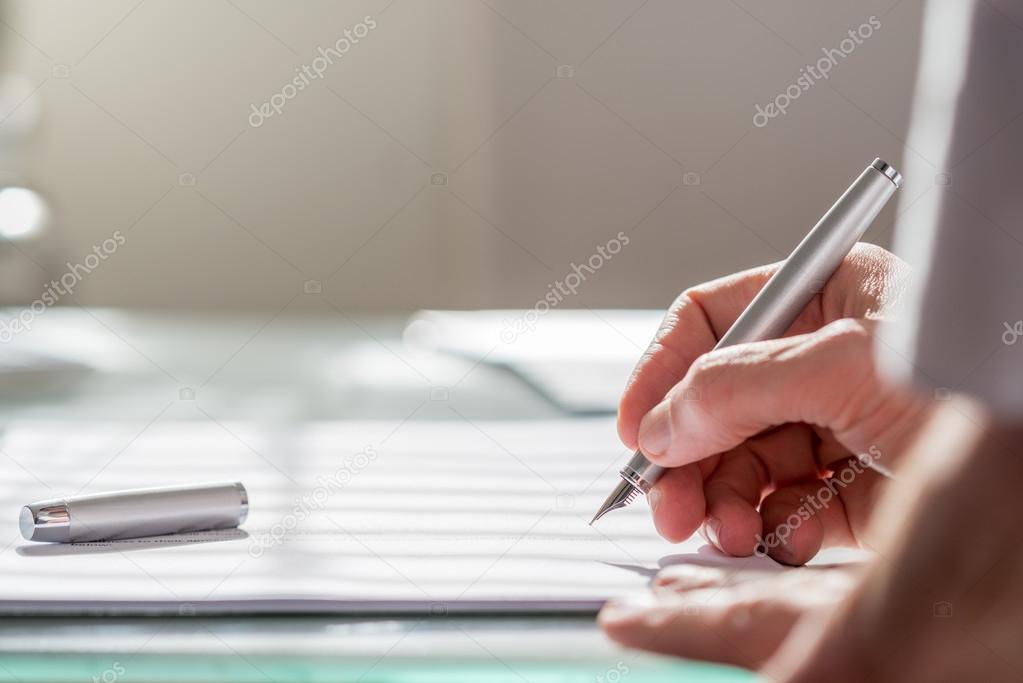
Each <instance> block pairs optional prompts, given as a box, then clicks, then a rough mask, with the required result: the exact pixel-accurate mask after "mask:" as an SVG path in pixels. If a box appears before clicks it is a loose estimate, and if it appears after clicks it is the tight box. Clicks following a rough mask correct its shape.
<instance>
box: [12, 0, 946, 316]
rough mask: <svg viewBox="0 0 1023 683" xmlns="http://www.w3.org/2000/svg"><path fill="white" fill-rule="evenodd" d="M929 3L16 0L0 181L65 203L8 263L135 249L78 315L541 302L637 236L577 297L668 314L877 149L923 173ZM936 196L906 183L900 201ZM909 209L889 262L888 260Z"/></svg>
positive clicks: (886, 226)
mask: <svg viewBox="0 0 1023 683" xmlns="http://www.w3.org/2000/svg"><path fill="white" fill-rule="evenodd" d="M920 12H921V1H920V0H883V1H881V0H864V1H863V2H859V3H835V2H826V3H821V2H814V1H811V0H805V1H795V0H792V1H787V2H774V3H767V4H765V3H760V2H756V1H755V0H736V1H734V2H733V1H721V2H696V1H695V0H684V1H680V0H648V1H646V2H644V1H643V0H551V1H548V2H543V1H540V0H393V1H388V0H381V1H374V0H365V1H358V2H355V1H353V2H334V3H328V2H303V3H283V2H269V1H262V0H261V1H244V0H235V1H222V0H207V1H202V2H200V1H189V2H181V1H175V2H171V1H170V0H143V1H142V2H139V0H129V1H126V2H121V1H115V0H108V1H105V2H102V3H80V2H72V1H70V0H66V1H61V0H50V1H43V2H40V1H38V0H31V1H30V0H16V1H6V2H0V20H2V22H3V23H2V24H0V46H2V65H3V67H4V69H3V71H4V73H6V74H17V75H19V76H20V77H21V78H22V81H21V88H22V90H21V91H20V92H28V93H29V96H28V98H27V99H26V98H23V97H20V96H19V97H18V98H10V97H8V98H6V99H4V100H3V101H2V108H0V139H2V137H3V133H4V132H5V128H10V126H11V125H12V124H13V122H14V121H16V120H17V119H18V117H19V112H20V113H21V114H24V113H25V112H26V111H28V110H30V109H31V108H32V107H33V106H36V105H38V106H39V109H40V111H41V115H40V119H39V121H38V125H37V126H36V128H35V131H34V133H33V137H32V141H31V146H30V147H29V148H28V151H27V152H26V154H25V155H24V159H23V163H22V162H20V161H11V160H10V159H7V160H6V161H3V163H4V164H6V166H5V168H4V174H5V177H7V178H8V181H7V182H10V180H9V178H10V177H12V176H18V177H20V179H19V182H22V183H24V184H27V185H29V186H31V187H33V188H36V189H38V190H39V191H40V192H41V193H42V194H43V195H44V196H45V197H46V198H47V200H48V201H49V202H50V204H51V207H52V212H53V222H52V226H51V230H50V233H49V234H48V236H47V237H46V238H45V239H44V240H38V241H32V242H30V243H26V244H24V245H21V246H20V247H19V248H18V249H17V250H16V253H8V254H6V255H5V263H7V264H8V265H9V266H10V268H16V269H20V270H19V272H21V271H24V272H26V273H31V274H33V276H34V277H37V278H39V279H40V281H43V280H45V279H49V277H58V276H59V275H60V274H61V273H62V272H64V271H65V270H66V265H65V262H66V261H72V262H80V261H81V260H82V258H83V257H84V256H85V255H86V254H89V253H91V251H92V248H93V245H98V244H100V243H101V242H102V241H103V240H105V239H107V238H109V237H110V236H111V235H112V234H113V233H114V232H115V231H120V232H121V233H122V234H123V235H124V237H125V243H124V244H123V246H120V247H119V248H118V249H117V251H116V253H115V254H113V255H111V256H110V258H108V259H107V260H105V261H104V262H103V263H102V265H101V266H100V267H98V268H96V269H95V270H94V271H93V272H92V273H90V274H89V275H88V276H87V277H85V278H84V279H83V281H82V282H81V284H80V286H79V287H77V288H76V290H75V294H74V296H73V298H71V299H70V301H74V302H77V303H80V304H82V305H104V306H106V305H113V306H130V307H151V308H211V309H273V310H277V309H281V308H282V307H286V306H292V305H295V306H300V305H301V302H302V300H303V299H305V298H308V297H319V298H322V299H325V300H326V301H328V302H329V303H330V304H331V305H332V306H335V307H339V308H343V309H346V310H412V309H416V308H422V307H443V308H476V307H528V306H532V305H533V304H534V302H536V301H537V300H538V299H540V298H542V297H543V296H544V295H545V294H546V293H547V291H548V285H549V284H550V283H553V282H554V281H555V280H558V279H563V278H564V276H565V275H566V274H568V273H569V272H571V271H572V264H573V263H575V264H579V263H583V262H584V261H586V260H587V259H588V258H589V257H590V256H591V255H593V254H595V253H597V247H599V246H604V245H606V244H607V243H608V241H609V240H611V239H613V238H615V236H616V234H617V233H619V231H622V232H624V233H625V234H626V235H628V236H629V244H628V246H626V247H625V248H624V249H622V251H621V252H620V253H619V254H617V255H615V256H614V257H613V258H612V259H610V260H607V261H606V262H605V263H604V264H603V265H602V267H601V268H600V269H599V271H597V272H596V273H594V274H593V275H591V276H589V277H587V279H586V281H585V282H584V283H583V284H582V286H581V287H580V288H579V293H578V295H577V296H574V297H571V298H570V300H569V301H566V302H565V304H563V305H564V306H566V307H581V306H590V307H598V306H599V307H617V306H638V307H661V306H664V305H666V304H667V303H668V302H669V301H670V300H671V298H672V297H673V296H674V295H675V294H676V293H677V292H678V291H680V290H681V289H683V288H684V287H685V286H687V285H691V284H695V283H697V282H700V281H702V280H706V279H708V278H712V277H715V276H719V275H722V274H725V273H728V272H731V271H734V270H737V269H740V268H744V267H748V266H752V265H756V264H760V263H764V262H769V261H773V260H777V259H779V258H781V257H783V256H784V255H785V254H786V253H787V252H788V250H789V249H791V247H792V246H794V244H795V243H796V242H797V241H798V239H799V238H800V237H801V236H802V235H803V234H804V233H805V231H806V230H807V229H808V228H809V227H810V225H812V224H813V223H814V222H815V221H816V219H817V218H818V217H819V216H820V214H821V213H822V212H823V210H825V209H826V208H827V207H828V206H829V205H830V204H831V202H832V201H834V199H835V198H836V197H837V195H838V193H839V192H840V191H841V190H842V189H844V188H845V186H846V185H847V184H848V183H849V182H850V181H851V180H852V178H853V177H854V176H855V175H856V174H857V173H858V172H859V171H860V170H862V168H863V167H864V166H865V165H866V164H868V163H869V162H870V161H871V160H872V159H873V158H874V157H875V156H881V157H883V158H885V159H887V160H889V161H891V162H892V163H894V164H897V165H898V164H901V163H902V162H903V161H904V155H905V154H906V153H910V154H911V153H912V151H911V150H908V151H907V150H904V142H903V139H904V138H905V131H906V128H907V123H908V119H909V113H910V102H911V99H912V93H913V84H914V72H915V68H916V60H917V50H918V33H919V24H920ZM872 16H873V17H876V20H877V21H878V22H879V23H880V28H879V29H877V30H876V31H874V33H873V35H871V36H870V38H869V39H866V40H865V41H863V44H862V45H859V46H858V47H856V48H855V50H854V51H853V52H852V53H850V54H849V55H848V56H847V57H845V58H843V59H841V60H840V61H839V62H838V63H837V64H836V65H835V66H834V68H833V69H832V71H831V73H830V77H829V78H828V79H827V80H820V81H819V82H816V83H815V84H814V85H813V86H812V87H811V88H809V89H808V90H807V91H805V92H803V93H801V95H800V96H799V98H798V99H796V100H794V101H793V102H792V103H791V106H790V108H789V110H788V112H787V113H786V114H785V115H783V116H779V117H777V118H775V119H772V120H770V121H769V122H768V124H767V125H766V126H763V127H757V126H755V125H753V114H754V113H755V106H756V105H758V104H759V105H766V104H767V103H768V102H769V101H771V100H773V99H774V98H775V97H776V96H777V95H778V94H779V93H781V92H783V91H784V90H785V88H786V87H787V86H789V85H790V84H793V83H795V82H796V80H797V79H798V78H799V77H800V75H801V69H802V68H804V67H805V66H806V65H807V64H812V63H814V62H816V61H817V60H818V59H819V58H820V57H821V56H822V50H823V49H831V48H838V47H839V46H840V44H841V42H842V40H843V39H845V38H847V37H848V31H849V30H856V29H857V28H858V27H859V26H861V25H862V24H864V23H866V22H868V20H869V18H870V17H872ZM370 20H371V21H370ZM360 23H363V24H367V25H368V24H369V23H373V24H375V28H372V29H371V30H369V31H368V33H367V34H366V35H365V37H363V38H361V39H359V40H358V43H355V44H352V45H351V49H350V50H349V51H348V52H347V53H346V54H344V55H343V57H342V58H340V59H337V60H335V63H334V64H332V65H329V67H328V68H327V69H326V70H325V71H324V72H323V78H316V79H310V80H309V85H308V87H305V88H304V89H303V90H301V91H298V92H296V93H295V95H294V97H292V98H291V99H288V100H287V101H286V104H285V106H283V108H282V109H281V111H280V113H279V114H274V115H273V116H271V117H269V118H265V120H262V121H261V122H260V125H259V126H258V127H256V126H253V125H251V121H252V120H253V119H252V113H253V108H252V107H253V105H255V106H256V107H257V108H258V107H259V105H260V104H262V103H264V102H267V101H269V100H270V98H271V97H272V96H273V95H274V94H275V93H281V92H282V89H283V88H284V86H285V85H286V84H287V83H289V81H291V79H292V78H294V77H296V76H297V75H298V74H299V73H300V71H298V70H300V69H301V68H302V67H303V66H304V65H305V66H309V65H312V64H313V62H314V59H316V58H317V57H318V56H319V54H320V53H319V52H318V50H319V49H320V48H323V49H326V48H330V47H333V46H334V45H335V43H336V42H337V41H338V39H339V38H342V37H343V36H344V32H345V30H346V29H348V30H351V29H352V28H353V27H355V26H356V25H357V24H360ZM25 84H27V85H28V88H27V91H26V90H25ZM257 119H258V117H257ZM934 170H935V173H936V174H938V173H940V170H941V169H934ZM935 177H936V176H934V175H928V177H926V178H916V177H910V178H907V182H906V185H905V187H904V189H903V190H902V195H903V198H902V199H903V206H906V205H908V204H910V203H911V200H912V198H913V197H915V196H919V195H920V194H922V193H923V192H924V191H926V188H927V187H928V186H929V185H932V184H933V183H934V182H935ZM894 212H895V207H894V206H890V207H889V208H888V209H887V210H886V212H885V213H884V214H883V216H882V217H881V219H880V220H879V221H878V223H877V224H876V225H875V227H874V228H873V229H872V230H871V232H870V233H869V234H868V238H869V239H870V241H874V242H878V243H881V244H887V243H888V241H889V237H890V235H891V227H892V222H893V218H894V215H895V214H894ZM8 251H10V250H8ZM44 270H45V271H46V272H45V273H44V272H43V271H44ZM12 272H13V271H12ZM44 274H45V275H47V277H45V278H43V277H41V276H42V275H44ZM33 286H36V285H33ZM27 291H28V293H29V295H30V296H28V297H27V298H28V299H31V298H34V296H38V294H37V293H36V294H32V289H31V287H30V288H29V289H28V290H27ZM9 294H10V293H9V292H8V295H9ZM70 301H64V302H63V303H69V302H70Z"/></svg>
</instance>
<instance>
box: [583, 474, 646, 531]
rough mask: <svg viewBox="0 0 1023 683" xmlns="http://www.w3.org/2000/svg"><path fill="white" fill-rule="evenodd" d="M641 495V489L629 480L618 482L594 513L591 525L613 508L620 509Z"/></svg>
mask: <svg viewBox="0 0 1023 683" xmlns="http://www.w3.org/2000/svg"><path fill="white" fill-rule="evenodd" d="M638 495H639V489H637V488H636V487H634V486H633V485H632V484H630V483H629V482H627V481H624V480H623V481H622V482H621V483H619V484H618V486H617V487H616V488H615V490H614V491H612V492H611V495H610V496H608V497H607V500H605V501H604V503H603V504H602V505H601V506H600V509H599V510H597V514H595V515H593V519H591V520H590V526H593V523H594V522H596V521H597V520H598V519H600V518H601V517H603V516H604V515H606V514H607V513H609V512H611V511H612V510H619V509H621V508H623V507H625V506H626V505H628V504H629V503H631V502H632V501H634V500H636V496H638Z"/></svg>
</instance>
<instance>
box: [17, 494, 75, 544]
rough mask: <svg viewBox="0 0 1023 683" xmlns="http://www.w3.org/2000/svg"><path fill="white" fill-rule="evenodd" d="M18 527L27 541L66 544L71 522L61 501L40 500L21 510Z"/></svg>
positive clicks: (65, 506)
mask: <svg viewBox="0 0 1023 683" xmlns="http://www.w3.org/2000/svg"><path fill="white" fill-rule="evenodd" d="M18 527H19V528H20V529H21V535H22V536H24V537H25V539H26V540H29V541H52V542H55V543H67V542H68V541H70V540H71V521H70V519H69V517H68V511H67V505H66V504H65V503H64V501H63V500H42V501H39V502H38V503H32V504H31V505H26V506H25V507H23V508H21V514H20V515H19V516H18Z"/></svg>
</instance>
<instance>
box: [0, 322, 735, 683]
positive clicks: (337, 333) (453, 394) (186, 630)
mask: <svg viewBox="0 0 1023 683" xmlns="http://www.w3.org/2000/svg"><path fill="white" fill-rule="evenodd" d="M308 308H309V309H310V310H309V311H308V313H299V314H296V313H293V312H288V313H281V314H276V315H275V314H274V313H272V312H267V313H262V314H247V315H238V316H233V317H229V318H225V317H224V316H217V315H212V314H202V315H194V316H193V315H185V314H181V313H166V314H153V313H132V312H126V311H115V310H102V309H92V310H88V311H86V310H82V309H66V310H65V309H55V310H50V311H47V312H46V313H45V315H43V316H39V317H38V318H37V319H36V320H35V324H34V325H33V328H32V329H31V330H30V331H27V332H23V333H21V334H19V335H17V336H15V338H14V339H13V340H12V341H11V342H10V344H9V346H8V348H13V349H19V348H20V349H31V350H34V351H43V352H51V353H55V354H60V355H61V356H64V357H70V358H73V359H77V360H80V361H82V362H85V363H87V364H89V365H92V366H94V367H95V370H94V371H93V372H90V373H86V374H83V375H73V376H72V375H68V376H63V375H54V376H44V377H30V378H27V379H25V380H23V381H17V382H13V383H6V384H5V385H4V386H6V387H7V388H6V390H4V391H3V392H2V393H0V405H2V409H3V414H4V416H5V418H4V419H5V423H8V422H12V421H15V420H19V419H33V418H44V419H54V418H57V419H62V420H92V419H103V420H128V421H134V422H138V423H139V424H141V425H144V424H147V423H149V422H150V421H152V420H153V419H154V418H155V417H157V416H160V419H194V420H209V419H216V420H263V421H271V422H288V421H302V420H310V419H361V418H385V419H404V418H407V417H411V416H414V417H415V418H416V419H451V416H452V414H453V411H451V410H450V407H452V406H453V407H455V408H457V410H458V412H460V413H462V414H464V415H466V416H469V417H478V418H480V419H502V418H509V419H524V418H544V417H560V416H562V415H561V413H560V412H559V410H558V408H557V407H556V406H553V405H551V404H550V403H548V402H547V401H545V400H544V399H542V398H541V397H539V396H538V395H537V394H535V393H534V392H533V391H532V390H531V389H530V388H529V387H528V386H527V385H526V384H525V383H523V382H521V381H520V380H518V379H517V378H516V377H514V376H513V375H511V374H509V373H507V372H506V371H503V370H499V369H495V368H492V367H489V366H486V365H478V364H473V363H470V362H467V361H463V360H458V359H453V358H443V357H435V356H430V355H421V354H415V353H412V352H410V351H409V350H408V349H406V348H405V347H404V346H403V345H402V343H401V339H400V334H401V330H402V323H403V320H404V318H402V317H367V316H359V315H348V314H345V313H342V312H339V311H335V310H333V309H330V308H325V307H319V308H317V307H315V306H309V307H308ZM427 671H428V672H429V675H430V677H431V678H432V679H436V680H438V681H440V680H443V681H460V680H466V681H469V680H472V681H477V680H498V681H499V680H515V681H523V680H525V681H555V680H580V681H582V680H586V681H592V680H605V681H612V682H613V681H617V680H621V679H622V678H623V677H625V678H627V679H628V680H629V681H633V682H636V683H638V682H640V681H649V680H667V679H668V677H670V678H671V679H673V680H679V679H680V678H682V679H684V680H687V681H688V680H693V681H695V680H707V681H725V680H746V679H747V678H748V675H747V674H745V673H743V672H736V671H733V670H730V669H725V668H720V667H709V666H703V665H697V664H692V663H683V662H677V661H672V660H667V659H662V658H656V657H651V656H646V655H639V654H637V653H634V652H628V651H623V650H620V649H618V648H616V647H614V646H613V645H612V644H610V643H609V642H607V640H606V639H604V638H603V636H602V635H601V634H600V632H599V630H598V629H597V628H596V626H595V624H594V623H593V620H592V619H588V618H582V619H580V618H565V617H555V616H551V617H537V618H530V619H518V618H517V619H497V618H475V619H440V618H438V619H426V620H423V619H419V618H416V619H388V620H360V619H352V618H340V617H339V618H324V617H316V618H308V617H290V618H288V617H275V618H256V619H235V618H217V619H200V618H195V617H192V618H187V617H182V618H176V619H110V618H103V619H44V618H21V619H14V620H4V621H0V680H22V681H34V680H47V681H60V680H81V679H83V678H85V679H86V680H92V679H94V677H95V679H96V680H104V681H114V680H122V677H123V680H125V681H136V680H147V681H149V680H151V681H166V680H228V679H230V680H235V679H237V680H254V681H267V680H270V681H290V680H302V681H317V680H367V681H369V680H374V681H376V680H383V681H391V680H398V681H405V680H425V679H424V675H425V674H424V672H427ZM626 672H627V673H626ZM680 674H683V676H681V677H680Z"/></svg>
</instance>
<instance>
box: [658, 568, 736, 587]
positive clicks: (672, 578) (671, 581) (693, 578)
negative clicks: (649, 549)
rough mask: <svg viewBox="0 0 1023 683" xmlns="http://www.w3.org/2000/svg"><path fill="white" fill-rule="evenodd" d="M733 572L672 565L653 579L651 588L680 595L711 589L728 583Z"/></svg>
mask: <svg viewBox="0 0 1023 683" xmlns="http://www.w3.org/2000/svg"><path fill="white" fill-rule="evenodd" d="M734 575H735V572H729V571H725V570H724V569H722V568H721V567H704V566H701V565H698V564H673V565H669V566H667V567H665V568H664V569H662V570H661V571H659V572H658V573H657V576H656V577H654V582H653V584H651V587H652V588H653V590H654V591H669V592H674V593H682V592H685V591H691V590H694V589H696V588H713V587H715V586H717V587H720V586H725V585H727V584H728V583H730V581H731V578H732V577H733V576H734Z"/></svg>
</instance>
